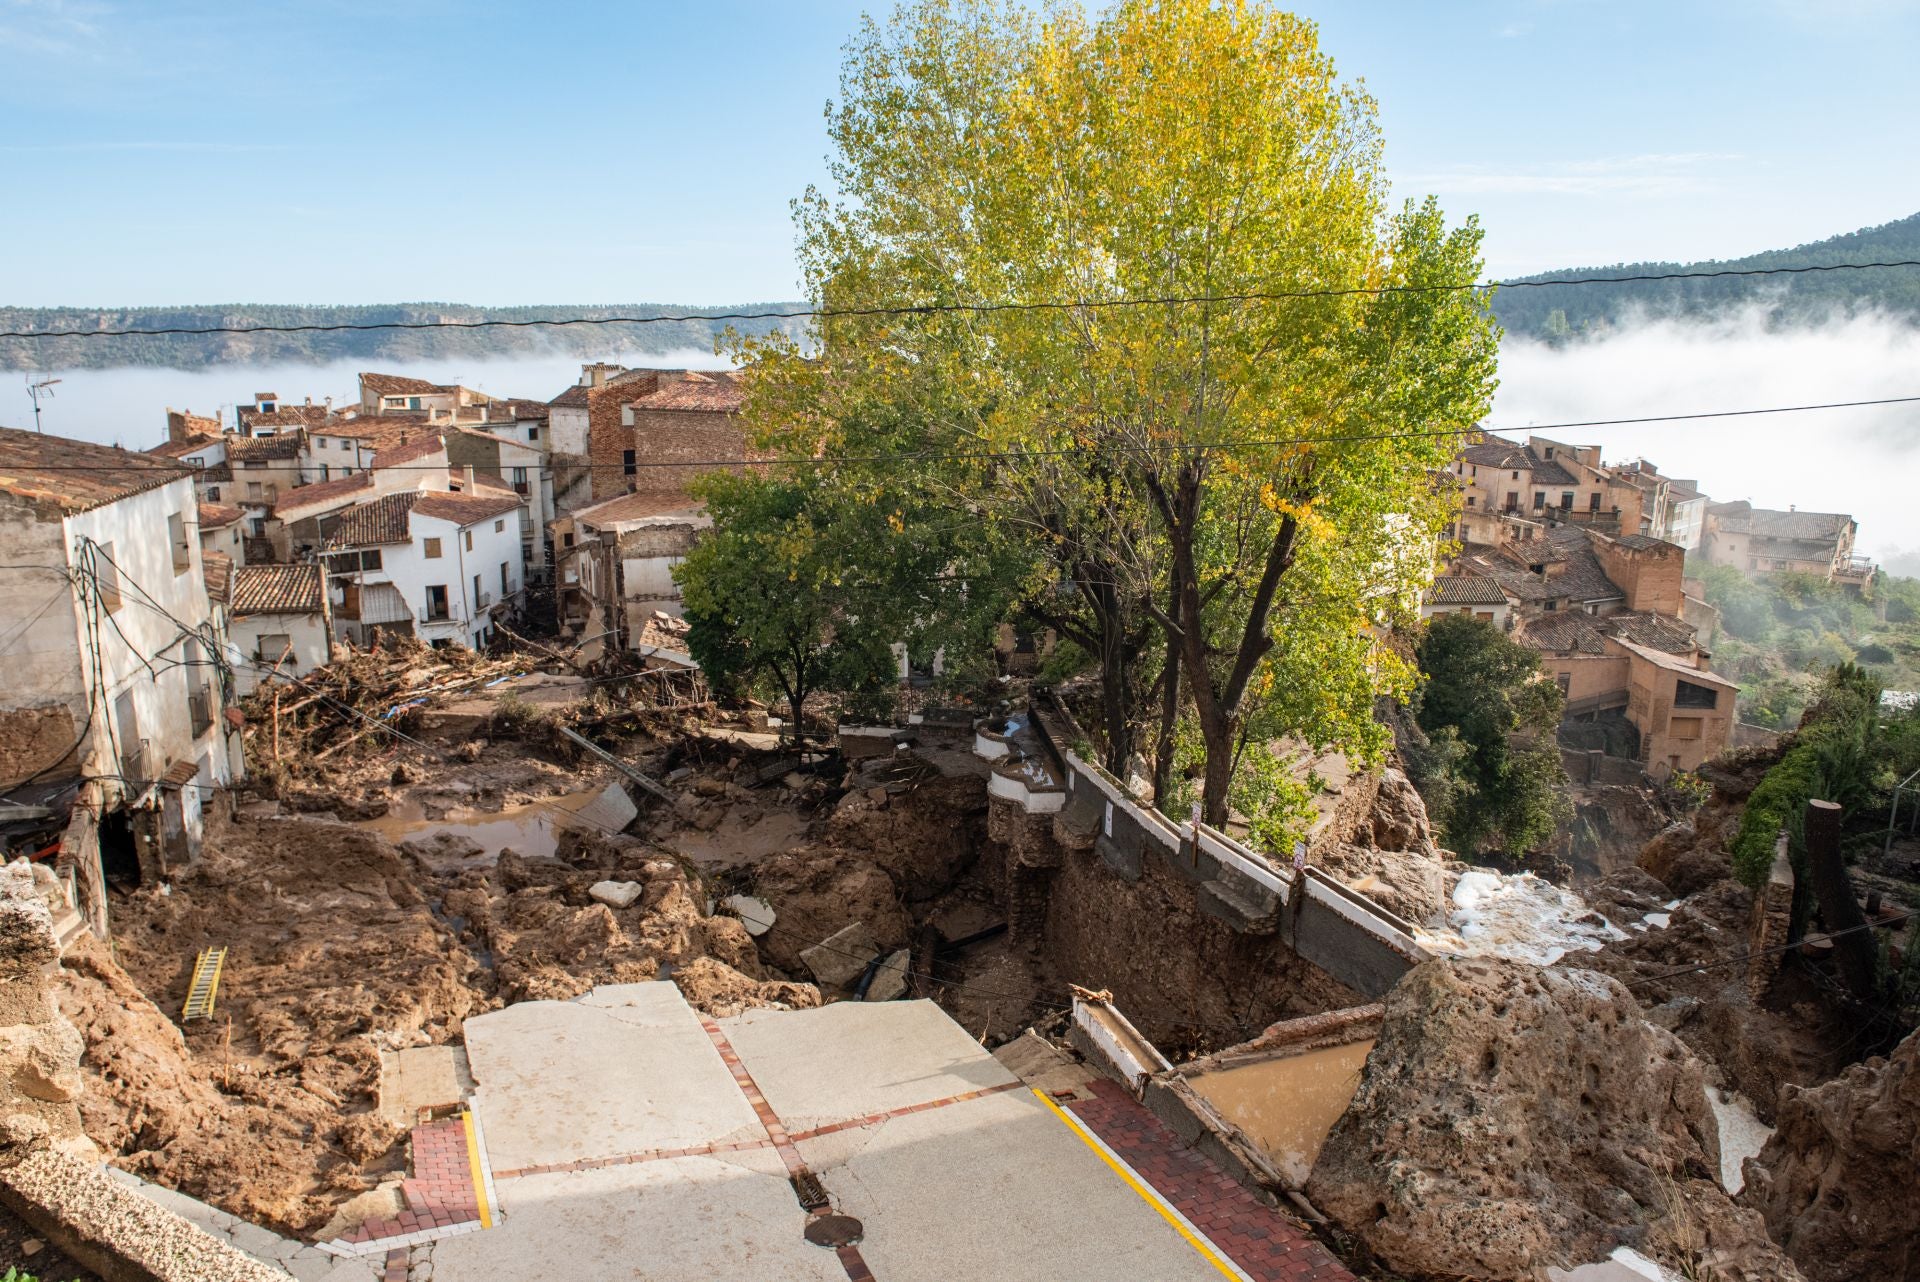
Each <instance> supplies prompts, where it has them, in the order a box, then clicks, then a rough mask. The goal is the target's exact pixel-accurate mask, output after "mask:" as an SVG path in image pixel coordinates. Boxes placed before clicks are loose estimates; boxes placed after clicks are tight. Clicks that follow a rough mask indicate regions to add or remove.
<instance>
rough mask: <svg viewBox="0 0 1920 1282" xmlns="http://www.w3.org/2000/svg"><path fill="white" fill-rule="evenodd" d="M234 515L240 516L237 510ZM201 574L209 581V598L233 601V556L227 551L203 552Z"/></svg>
mask: <svg viewBox="0 0 1920 1282" xmlns="http://www.w3.org/2000/svg"><path fill="white" fill-rule="evenodd" d="M234 515H236V516H238V515H239V513H238V512H236V513H235V514H234ZM200 575H201V577H202V578H204V579H205V580H206V581H207V599H208V600H210V601H218V602H220V603H221V604H223V605H224V604H226V603H228V602H230V601H232V599H233V597H232V596H231V591H232V587H233V558H232V557H230V556H228V555H227V554H226V553H225V552H202V553H201V554H200Z"/></svg>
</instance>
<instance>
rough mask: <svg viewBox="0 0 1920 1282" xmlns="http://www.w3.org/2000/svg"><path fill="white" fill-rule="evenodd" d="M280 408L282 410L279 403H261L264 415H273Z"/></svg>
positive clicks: (261, 410)
mask: <svg viewBox="0 0 1920 1282" xmlns="http://www.w3.org/2000/svg"><path fill="white" fill-rule="evenodd" d="M279 408H280V402H279V401H261V402H260V412H261V413H262V414H271V413H273V412H274V411H275V410H277V409H279Z"/></svg>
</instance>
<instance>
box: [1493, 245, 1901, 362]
mask: <svg viewBox="0 0 1920 1282" xmlns="http://www.w3.org/2000/svg"><path fill="white" fill-rule="evenodd" d="M1910 259H1920V214H1915V215H1914V216H1913V217H1911V218H1902V219H1901V220H1900V221H1898V222H1892V223H1887V224H1884V225H1883V226H1880V227H1868V228H1864V229H1862V230H1860V231H1856V232H1849V233H1847V234H1846V235H1844V236H1834V237H1831V238H1830V239H1827V240H1819V241H1815V242H1813V243H1812V244H1810V245H1801V246H1799V247H1798V248H1795V249H1776V250H1770V251H1768V252H1766V253H1763V254H1752V255H1749V256H1748V257H1746V258H1729V259H1724V260H1712V261H1708V262H1700V263H1615V264H1613V265H1612V266H1608V267H1572V268H1566V269H1563V270H1560V271H1551V272H1543V273H1541V274H1540V275H1538V276H1525V277H1521V278H1520V279H1521V280H1523V281H1541V280H1557V279H1565V278H1568V277H1577V276H1640V275H1652V274H1659V273H1665V272H1686V271H1715V270H1724V269H1729V268H1732V269H1747V268H1756V267H1761V268H1764V267H1810V266H1819V265H1825V264H1829V263H1860V262H1892V261H1896V260H1910ZM1510 283H1511V282H1510ZM1759 300H1765V301H1766V302H1768V303H1772V304H1776V305H1777V309H1776V311H1775V312H1774V320H1775V323H1776V324H1794V323H1798V322H1809V321H1818V320H1820V319H1822V318H1824V317H1825V316H1827V315H1829V314H1831V313H1833V312H1834V311H1836V310H1839V311H1844V310H1846V309H1850V308H1857V307H1863V306H1870V307H1878V308H1881V309H1883V310H1885V311H1889V312H1894V313H1898V314H1901V315H1904V316H1906V317H1907V318H1908V319H1910V320H1911V321H1913V322H1914V323H1916V324H1920V268H1912V267H1901V268H1890V269H1882V270H1876V271H1859V272H1854V271H1846V272H1813V273H1809V274H1807V275H1804V276H1727V277H1719V278H1716V279H1711V280H1673V281H1645V282H1638V283H1635V284H1631V285H1605V286H1592V285H1584V286H1580V285H1575V286H1563V287H1561V288H1557V289H1556V288H1553V287H1547V288H1539V289H1534V288H1528V289H1503V290H1501V291H1499V292H1498V293H1497V294H1495V296H1494V311H1495V312H1496V313H1497V314H1498V315H1499V317H1500V323H1501V324H1502V325H1504V326H1506V329H1507V332H1508V333H1509V334H1512V335H1517V336H1520V337H1525V338H1534V339H1541V340H1544V341H1547V342H1562V341H1565V340H1567V339H1570V338H1575V337H1578V336H1580V335H1582V334H1591V333H1596V332H1602V331H1605V330H1607V329H1609V328H1611V327H1613V326H1617V325H1619V324H1620V323H1622V321H1623V320H1625V319H1626V318H1628V317H1629V316H1632V315H1634V314H1637V313H1644V314H1646V315H1649V316H1653V317H1673V316H1692V317H1700V316H1711V315H1714V314H1716V313H1720V312H1725V311H1730V310H1732V309H1733V308H1736V307H1738V306H1740V305H1741V304H1743V303H1748V302H1754V301H1759Z"/></svg>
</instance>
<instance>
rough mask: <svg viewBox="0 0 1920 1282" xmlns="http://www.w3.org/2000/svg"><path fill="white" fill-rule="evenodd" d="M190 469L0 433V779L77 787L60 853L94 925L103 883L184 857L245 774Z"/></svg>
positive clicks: (152, 874) (161, 869)
mask: <svg viewBox="0 0 1920 1282" xmlns="http://www.w3.org/2000/svg"><path fill="white" fill-rule="evenodd" d="M193 478H194V473H193V471H192V470H190V469H189V468H187V467H185V466H183V465H181V464H177V463H174V462H173V461H171V460H168V459H163V458H160V457H157V456H155V455H150V454H143V453H138V452H134V451H128V450H122V449H119V448H117V447H114V446H106V445H95V444H92V443H90V442H86V441H71V440H66V439H63V438H61V437H57V436H45V435H42V434H40V433H37V432H25V431H18V430H15V429H11V428H0V546H4V547H5V548H6V551H7V556H6V558H5V564H4V566H0V646H3V647H4V661H3V662H0V789H5V790H7V791H9V792H11V791H13V790H14V789H17V788H19V787H21V786H25V785H43V784H46V783H47V782H48V781H59V780H71V781H72V782H73V784H74V788H73V790H72V791H71V792H70V793H68V794H66V797H67V800H66V801H65V802H64V803H63V804H67V805H70V806H71V807H72V811H71V814H72V820H71V822H70V823H69V826H68V829H67V836H66V837H64V838H63V841H62V854H61V856H60V859H61V860H62V863H63V872H64V874H65V875H66V876H67V877H68V879H69V885H70V887H71V888H72V894H73V896H74V898H75V901H76V906H78V907H80V908H81V909H82V911H83V912H84V913H85V914H86V915H87V916H88V918H89V920H90V921H91V922H92V923H93V925H94V926H95V929H96V930H99V931H104V930H105V929H106V900H105V880H106V878H108V877H112V878H114V879H116V880H123V881H127V882H140V881H145V880H150V879H157V878H158V877H160V876H162V875H164V873H165V870H166V868H167V866H168V864H169V863H170V862H172V861H175V860H184V859H189V858H191V857H193V855H194V854H195V853H196V852H197V850H198V847H199V842H200V838H201V833H202V819H201V808H202V806H203V804H204V802H205V800H206V798H207V797H208V796H209V795H211V794H212V793H213V792H214V791H215V790H216V789H218V788H220V787H222V786H224V785H226V784H227V783H229V782H230V781H231V780H232V779H233V778H234V776H235V775H236V774H237V773H238V772H239V770H240V757H239V754H238V735H237V734H235V733H230V731H232V730H233V729H234V727H232V726H231V725H230V724H229V721H228V718H227V716H226V712H227V703H228V699H229V696H230V695H231V693H232V691H231V689H230V685H229V682H228V681H227V680H226V673H225V672H224V671H223V664H222V662H221V659H222V657H223V655H224V652H225V638H224V636H223V635H222V633H221V631H220V623H219V620H218V619H217V618H216V615H215V611H214V608H213V605H212V603H211V601H210V600H209V599H208V595H207V587H206V580H205V567H204V565H203V562H202V557H201V550H200V540H199V538H198V537H197V532H196V527H197V526H198V524H199V518H198V510H199V501H198V498H197V497H196V495H195V493H194V479H193Z"/></svg>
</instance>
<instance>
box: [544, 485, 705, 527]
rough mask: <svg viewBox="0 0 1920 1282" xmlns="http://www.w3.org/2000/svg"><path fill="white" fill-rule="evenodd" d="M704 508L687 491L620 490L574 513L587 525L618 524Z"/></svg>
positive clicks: (575, 518) (686, 514) (687, 513)
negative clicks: (656, 492)
mask: <svg viewBox="0 0 1920 1282" xmlns="http://www.w3.org/2000/svg"><path fill="white" fill-rule="evenodd" d="M704 510H705V505H704V504H703V503H701V502H700V501H699V500H698V499H696V498H693V497H692V496H691V495H687V494H680V493H666V494H651V493H649V494H620V495H616V496H615V497H613V498H610V499H603V500H601V501H600V502H598V503H595V504H594V505H593V506H592V507H583V508H580V509H578V510H577V511H575V512H574V513H573V519H574V520H575V521H577V522H579V523H581V524H584V525H603V526H604V525H617V524H619V523H620V522H622V521H644V520H647V519H648V518H650V517H661V516H681V515H685V516H689V517H691V516H697V515H699V514H700V513H701V512H702V511H704Z"/></svg>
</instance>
